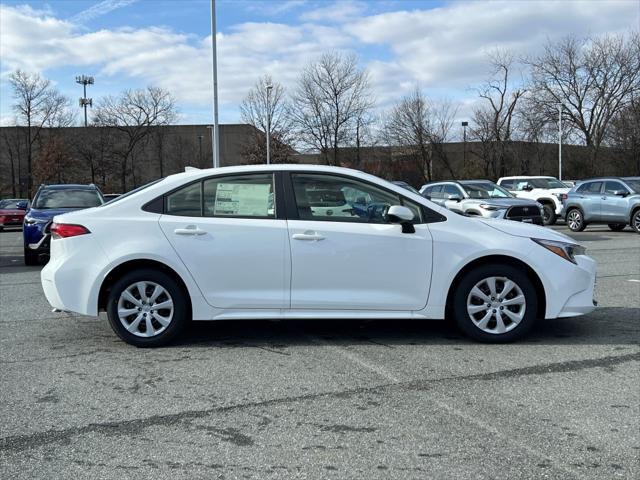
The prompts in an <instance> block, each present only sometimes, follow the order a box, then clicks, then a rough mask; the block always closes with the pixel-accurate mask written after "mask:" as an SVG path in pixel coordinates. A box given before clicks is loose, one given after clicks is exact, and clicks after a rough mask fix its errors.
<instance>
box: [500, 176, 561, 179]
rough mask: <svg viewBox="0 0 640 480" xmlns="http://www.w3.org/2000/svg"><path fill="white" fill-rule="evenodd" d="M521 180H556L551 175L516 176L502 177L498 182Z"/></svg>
mask: <svg viewBox="0 0 640 480" xmlns="http://www.w3.org/2000/svg"><path fill="white" fill-rule="evenodd" d="M522 178H556V177H552V176H551V175H517V176H515V177H502V178H500V180H520V179H522Z"/></svg>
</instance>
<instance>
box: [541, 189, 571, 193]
mask: <svg viewBox="0 0 640 480" xmlns="http://www.w3.org/2000/svg"><path fill="white" fill-rule="evenodd" d="M534 190H542V191H543V192H549V193H551V194H553V193H569V190H571V188H534Z"/></svg>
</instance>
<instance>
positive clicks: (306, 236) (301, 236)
mask: <svg viewBox="0 0 640 480" xmlns="http://www.w3.org/2000/svg"><path fill="white" fill-rule="evenodd" d="M292 238H293V239H294V240H306V241H308V242H319V241H320V240H324V237H323V236H322V235H319V234H317V233H316V232H304V233H294V234H293V237H292Z"/></svg>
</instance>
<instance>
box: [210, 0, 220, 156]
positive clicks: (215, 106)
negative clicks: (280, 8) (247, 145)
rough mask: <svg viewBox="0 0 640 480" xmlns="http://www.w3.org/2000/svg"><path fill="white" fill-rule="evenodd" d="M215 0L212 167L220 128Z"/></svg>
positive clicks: (218, 154) (213, 17)
mask: <svg viewBox="0 0 640 480" xmlns="http://www.w3.org/2000/svg"><path fill="white" fill-rule="evenodd" d="M216 43H217V42H216V0H211V57H212V62H213V71H212V73H213V128H212V129H211V150H212V151H213V167H214V168H217V167H219V166H220V135H219V134H220V129H219V128H218V53H217V49H216Z"/></svg>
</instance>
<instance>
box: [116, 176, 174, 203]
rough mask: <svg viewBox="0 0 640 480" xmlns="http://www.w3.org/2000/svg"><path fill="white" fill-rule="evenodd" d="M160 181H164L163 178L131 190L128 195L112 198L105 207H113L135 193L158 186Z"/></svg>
mask: <svg viewBox="0 0 640 480" xmlns="http://www.w3.org/2000/svg"><path fill="white" fill-rule="evenodd" d="M160 180H162V178H159V179H157V180H154V181H153V182H149V183H145V184H144V185H142V186H141V187H138V188H134V189H133V190H131V191H129V192H127V193H124V194H122V195H118V196H117V197H115V198H112V199H111V200H109V201H107V202H106V203H104V205H107V204H109V205H111V204H112V203H115V202H119V201H120V200H122V199H123V198H127V197H128V196H129V195H133V194H134V193H137V192H139V191H140V190H144V189H145V188H147V187H150V186H151V185H155V184H156V183H158V182H159V181H160Z"/></svg>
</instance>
